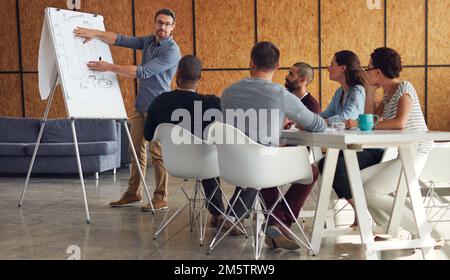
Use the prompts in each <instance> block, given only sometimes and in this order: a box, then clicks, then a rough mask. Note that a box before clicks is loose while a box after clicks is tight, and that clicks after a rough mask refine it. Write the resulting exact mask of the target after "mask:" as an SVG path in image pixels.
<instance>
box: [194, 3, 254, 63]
mask: <svg viewBox="0 0 450 280" xmlns="http://www.w3.org/2000/svg"><path fill="white" fill-rule="evenodd" d="M254 4H255V1H253V0H227V1H223V0H197V1H195V15H196V17H195V24H196V41H197V55H198V56H199V57H200V59H202V60H203V66H204V67H205V68H247V67H248V66H249V57H250V49H251V47H252V46H253V44H254V43H255V20H254V18H255V16H254Z"/></svg>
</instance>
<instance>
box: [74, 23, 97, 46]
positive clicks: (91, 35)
mask: <svg viewBox="0 0 450 280" xmlns="http://www.w3.org/2000/svg"><path fill="white" fill-rule="evenodd" d="M73 34H74V35H75V37H79V38H83V39H84V41H83V44H86V43H87V42H89V41H90V40H92V39H95V37H97V35H98V30H97V29H89V28H83V27H77V28H75V29H74V30H73Z"/></svg>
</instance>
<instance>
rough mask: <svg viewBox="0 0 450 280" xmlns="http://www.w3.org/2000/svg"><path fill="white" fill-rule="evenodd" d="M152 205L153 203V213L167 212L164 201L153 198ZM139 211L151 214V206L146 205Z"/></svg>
mask: <svg viewBox="0 0 450 280" xmlns="http://www.w3.org/2000/svg"><path fill="white" fill-rule="evenodd" d="M152 203H153V208H154V210H155V212H158V211H164V210H167V208H168V206H167V201H166V200H161V199H155V198H153V199H152ZM141 211H142V212H152V206H151V205H150V203H148V204H146V205H144V206H142V207H141Z"/></svg>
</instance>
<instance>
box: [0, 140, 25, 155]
mask: <svg viewBox="0 0 450 280" xmlns="http://www.w3.org/2000/svg"><path fill="white" fill-rule="evenodd" d="M28 145H29V144H28V143H0V156H17V157H24V156H27V146H28Z"/></svg>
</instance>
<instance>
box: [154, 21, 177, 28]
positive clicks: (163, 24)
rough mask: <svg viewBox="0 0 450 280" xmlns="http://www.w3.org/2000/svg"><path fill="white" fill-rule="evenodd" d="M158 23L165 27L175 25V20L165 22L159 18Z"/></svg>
mask: <svg viewBox="0 0 450 280" xmlns="http://www.w3.org/2000/svg"><path fill="white" fill-rule="evenodd" d="M156 24H157V25H159V26H164V27H171V26H172V25H173V22H164V21H161V20H157V21H156Z"/></svg>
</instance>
